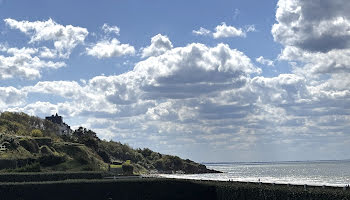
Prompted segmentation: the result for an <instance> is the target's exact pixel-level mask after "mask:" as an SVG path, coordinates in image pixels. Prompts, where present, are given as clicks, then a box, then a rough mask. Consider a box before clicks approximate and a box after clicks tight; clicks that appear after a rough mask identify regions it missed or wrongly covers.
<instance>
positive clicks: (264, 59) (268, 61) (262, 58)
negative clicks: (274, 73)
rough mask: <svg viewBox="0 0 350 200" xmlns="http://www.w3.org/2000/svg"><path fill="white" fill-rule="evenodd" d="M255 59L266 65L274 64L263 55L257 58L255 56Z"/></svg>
mask: <svg viewBox="0 0 350 200" xmlns="http://www.w3.org/2000/svg"><path fill="white" fill-rule="evenodd" d="M255 60H256V62H258V63H260V64H263V65H267V66H274V65H275V64H274V62H273V60H270V59H266V58H264V57H263V56H260V57H259V58H256V59H255Z"/></svg>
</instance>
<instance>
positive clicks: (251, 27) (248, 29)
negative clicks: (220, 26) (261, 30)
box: [245, 25, 257, 33]
mask: <svg viewBox="0 0 350 200" xmlns="http://www.w3.org/2000/svg"><path fill="white" fill-rule="evenodd" d="M245 31H246V32H247V33H248V32H256V31H257V30H256V28H255V25H247V26H246V27H245Z"/></svg>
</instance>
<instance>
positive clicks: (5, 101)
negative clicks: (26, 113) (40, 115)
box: [0, 86, 26, 109]
mask: <svg viewBox="0 0 350 200" xmlns="http://www.w3.org/2000/svg"><path fill="white" fill-rule="evenodd" d="M25 98H26V94H25V93H24V92H22V91H21V90H19V89H16V88H14V87H12V86H10V87H0V109H6V108H8V107H9V106H19V105H21V104H23V103H25Z"/></svg>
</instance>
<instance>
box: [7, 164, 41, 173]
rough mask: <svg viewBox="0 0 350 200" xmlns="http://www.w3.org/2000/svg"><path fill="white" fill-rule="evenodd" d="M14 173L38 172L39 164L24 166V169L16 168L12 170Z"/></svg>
mask: <svg viewBox="0 0 350 200" xmlns="http://www.w3.org/2000/svg"><path fill="white" fill-rule="evenodd" d="M13 171H14V172H40V171H41V169H40V164H39V163H38V162H35V163H33V164H30V165H26V166H24V167H20V168H16V169H14V170H13Z"/></svg>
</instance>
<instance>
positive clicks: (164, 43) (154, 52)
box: [141, 34, 173, 58]
mask: <svg viewBox="0 0 350 200" xmlns="http://www.w3.org/2000/svg"><path fill="white" fill-rule="evenodd" d="M172 48H173V44H172V43H171V41H170V40H169V38H168V37H167V36H165V35H161V34H158V35H155V36H153V37H152V39H151V45H150V46H148V47H145V48H142V49H141V51H142V53H141V57H142V58H146V57H150V56H159V55H161V54H163V53H165V52H166V51H168V50H170V49H172Z"/></svg>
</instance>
